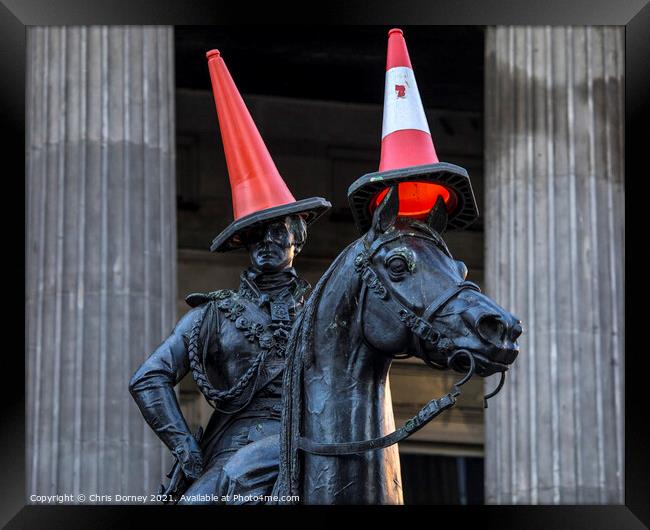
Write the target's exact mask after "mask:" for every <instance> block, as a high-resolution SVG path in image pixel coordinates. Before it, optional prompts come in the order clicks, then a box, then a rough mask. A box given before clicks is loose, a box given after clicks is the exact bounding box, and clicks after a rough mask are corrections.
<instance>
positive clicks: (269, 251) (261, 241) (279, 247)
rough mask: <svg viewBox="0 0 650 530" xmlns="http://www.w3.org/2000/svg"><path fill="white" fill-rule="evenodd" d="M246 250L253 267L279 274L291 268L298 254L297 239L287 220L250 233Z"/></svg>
mask: <svg viewBox="0 0 650 530" xmlns="http://www.w3.org/2000/svg"><path fill="white" fill-rule="evenodd" d="M246 248H247V249H248V252H249V253H250V257H251V263H252V264H253V266H254V267H256V268H257V269H259V270H261V271H264V272H279V271H281V270H283V269H286V268H287V267H291V265H292V263H293V258H294V256H295V254H296V245H295V238H294V235H293V232H292V231H291V230H289V224H288V222H287V220H286V219H285V220H284V221H276V222H273V223H270V224H268V225H265V226H263V227H261V228H259V229H258V230H256V231H253V232H252V233H250V234H249V236H248V244H247V245H246Z"/></svg>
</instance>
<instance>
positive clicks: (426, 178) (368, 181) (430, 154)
mask: <svg viewBox="0 0 650 530" xmlns="http://www.w3.org/2000/svg"><path fill="white" fill-rule="evenodd" d="M395 184H397V185H398V191H399V204H400V206H399V215H401V216H405V217H412V218H416V219H422V218H424V217H426V215H427V214H428V213H429V211H430V210H431V208H432V207H433V205H435V203H436V201H437V199H438V197H442V198H443V200H444V201H445V204H446V206H447V210H448V214H449V224H448V226H449V227H450V228H462V227H464V226H467V225H468V224H470V223H471V222H473V221H474V220H475V219H476V217H477V216H478V208H477V206H476V200H475V198H474V193H473V191H472V188H471V183H470V181H469V176H468V175H467V172H466V171H465V170H464V169H463V168H461V167H459V166H455V165H453V164H448V163H444V162H440V161H439V160H438V155H437V154H436V150H435V147H434V145H433V139H432V138H431V132H430V130H429V124H428V123H427V118H426V115H425V113H424V107H423V105H422V100H421V99H420V93H419V91H418V86H417V83H416V81H415V74H414V73H413V67H412V65H411V59H410V58H409V54H408V50H407V48H406V41H405V40H404V33H403V32H402V30H401V29H391V30H390V31H389V32H388V54H387V60H386V83H385V89H384V118H383V124H382V139H381V159H380V162H379V171H378V172H377V173H371V174H369V175H364V176H363V177H361V178H360V179H358V180H357V181H356V182H355V183H353V184H352V186H350V190H349V191H348V198H349V201H350V205H351V207H352V211H353V215H354V217H355V221H356V222H357V225H358V226H359V228H360V229H361V231H365V230H367V229H368V228H369V226H370V220H371V218H372V211H373V210H374V208H376V206H377V205H378V204H379V203H380V202H381V200H382V199H383V198H384V196H385V195H386V193H387V192H388V188H389V187H390V186H392V185H395Z"/></svg>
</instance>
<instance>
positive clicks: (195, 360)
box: [188, 302, 268, 408]
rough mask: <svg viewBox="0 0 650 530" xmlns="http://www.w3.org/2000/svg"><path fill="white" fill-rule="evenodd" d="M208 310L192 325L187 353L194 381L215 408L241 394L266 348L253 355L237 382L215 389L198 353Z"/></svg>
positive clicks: (255, 371) (255, 370) (262, 357)
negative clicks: (202, 326) (230, 385)
mask: <svg viewBox="0 0 650 530" xmlns="http://www.w3.org/2000/svg"><path fill="white" fill-rule="evenodd" d="M211 303H212V302H211ZM209 312H210V311H209V307H208V308H206V311H205V312H204V313H203V316H202V317H201V318H198V319H197V320H196V321H195V322H194V325H193V326H192V329H191V331H190V338H189V345H188V355H189V360H190V369H191V371H192V377H193V378H194V381H195V382H196V384H197V386H198V387H199V390H200V391H201V393H202V394H203V396H204V397H205V399H206V400H207V402H208V404H209V405H210V406H211V407H213V408H216V405H217V404H223V403H226V402H228V401H232V400H234V399H236V398H238V397H239V396H241V395H242V393H243V392H244V390H245V389H246V387H247V386H248V383H249V382H250V380H251V378H252V377H253V375H255V373H257V370H258V367H259V365H260V363H261V362H262V360H263V359H264V357H265V355H266V354H267V352H268V350H262V351H261V352H260V353H259V355H258V356H257V357H255V359H254V360H253V362H252V363H251V365H250V366H249V367H248V370H246V372H245V373H244V374H243V375H242V376H241V377H240V378H239V379H238V380H237V383H235V385H233V386H232V387H231V388H229V389H228V390H217V389H216V388H214V386H212V383H210V381H209V380H208V377H207V375H206V374H205V370H204V368H203V363H202V362H201V359H200V355H199V353H198V351H199V342H200V341H199V339H200V334H201V325H202V324H203V320H204V319H205V317H206V315H207V314H208V313H209Z"/></svg>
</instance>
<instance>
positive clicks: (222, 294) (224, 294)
mask: <svg viewBox="0 0 650 530" xmlns="http://www.w3.org/2000/svg"><path fill="white" fill-rule="evenodd" d="M232 295H233V291H231V290H230V289H220V290H218V291H212V292H209V293H191V294H188V295H187V296H186V297H185V302H187V305H189V306H190V307H198V306H200V305H201V304H205V303H207V302H211V301H212V300H223V299H224V298H228V297H230V296H232Z"/></svg>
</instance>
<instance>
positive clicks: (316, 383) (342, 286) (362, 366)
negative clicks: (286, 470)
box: [304, 242, 392, 439]
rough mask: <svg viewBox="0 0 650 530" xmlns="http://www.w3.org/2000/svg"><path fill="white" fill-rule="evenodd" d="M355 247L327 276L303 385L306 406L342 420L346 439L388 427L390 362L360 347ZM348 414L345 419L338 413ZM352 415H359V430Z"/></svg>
mask: <svg viewBox="0 0 650 530" xmlns="http://www.w3.org/2000/svg"><path fill="white" fill-rule="evenodd" d="M359 247H360V243H359V242H357V245H353V246H352V247H351V248H350V249H349V250H348V252H347V255H346V256H345V257H344V259H343V260H342V261H341V262H340V263H339V264H338V265H337V266H336V267H335V269H334V270H333V271H331V276H330V277H329V278H328V279H327V284H326V285H325V286H324V289H323V294H322V296H321V298H320V300H318V307H317V309H316V314H315V318H314V321H313V326H314V328H313V330H312V333H313V341H312V351H311V352H310V353H311V355H310V356H309V357H310V360H311V362H309V363H307V365H306V366H305V386H304V388H305V395H306V398H307V401H308V406H309V405H317V406H318V407H321V406H322V407H324V409H330V410H331V412H332V414H333V418H334V417H335V418H341V421H342V422H344V423H345V425H344V426H337V427H336V428H337V429H343V430H349V435H351V436H353V438H351V439H359V438H361V437H363V436H367V435H369V434H370V435H371V436H375V435H381V434H383V433H382V432H380V431H382V430H384V428H385V426H386V425H385V424H386V422H387V421H389V423H391V425H392V404H391V400H390V390H389V389H388V388H387V386H388V385H387V376H388V370H389V368H390V363H391V359H390V358H389V357H387V356H385V355H382V354H381V353H379V352H377V351H375V350H372V349H371V348H370V347H369V346H368V345H367V344H366V343H365V342H364V340H363V338H362V333H361V329H360V326H361V319H360V318H359V311H360V307H359V301H360V300H359V293H360V288H361V280H360V278H359V275H358V274H357V273H356V272H355V270H354V258H355V257H356V255H357V253H358V252H359V250H360V248H359ZM348 410H349V411H350V414H348V415H347V417H346V415H345V414H344V415H341V414H340V413H341V412H343V411H348ZM336 412H338V414H337V413H336ZM350 415H352V417H353V421H352V422H350ZM355 416H358V418H357V420H358V421H356V424H357V425H358V427H357V426H355V419H354V418H355ZM370 419H373V420H376V421H372V422H371V424H372V425H373V426H376V429H377V430H376V432H373V433H369V432H368V425H369V422H368V420H370ZM317 430H321V429H317ZM371 430H375V429H371ZM355 431H358V432H355ZM339 432H340V431H339Z"/></svg>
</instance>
